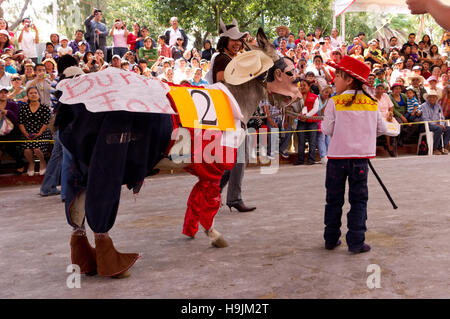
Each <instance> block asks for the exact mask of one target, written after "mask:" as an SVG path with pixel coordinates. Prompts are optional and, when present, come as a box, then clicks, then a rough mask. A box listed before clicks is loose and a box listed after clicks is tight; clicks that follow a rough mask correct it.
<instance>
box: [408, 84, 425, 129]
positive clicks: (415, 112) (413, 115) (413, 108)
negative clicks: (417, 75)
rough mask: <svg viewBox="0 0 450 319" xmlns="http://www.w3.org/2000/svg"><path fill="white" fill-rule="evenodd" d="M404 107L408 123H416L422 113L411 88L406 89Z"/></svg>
mask: <svg viewBox="0 0 450 319" xmlns="http://www.w3.org/2000/svg"><path fill="white" fill-rule="evenodd" d="M406 105H407V106H406V113H405V117H406V119H407V120H408V122H415V121H417V120H418V119H419V118H420V117H421V116H422V112H421V109H420V104H419V101H418V100H417V97H416V92H415V91H414V88H413V87H412V86H408V87H407V88H406Z"/></svg>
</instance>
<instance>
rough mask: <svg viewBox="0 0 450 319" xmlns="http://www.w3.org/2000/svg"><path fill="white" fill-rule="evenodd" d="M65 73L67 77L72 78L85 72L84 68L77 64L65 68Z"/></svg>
mask: <svg viewBox="0 0 450 319" xmlns="http://www.w3.org/2000/svg"><path fill="white" fill-rule="evenodd" d="M63 73H64V76H65V77H66V78H72V77H75V76H77V75H83V74H84V72H83V70H82V69H81V68H79V67H77V66H69V67H68V68H67V69H65V70H64V72H63Z"/></svg>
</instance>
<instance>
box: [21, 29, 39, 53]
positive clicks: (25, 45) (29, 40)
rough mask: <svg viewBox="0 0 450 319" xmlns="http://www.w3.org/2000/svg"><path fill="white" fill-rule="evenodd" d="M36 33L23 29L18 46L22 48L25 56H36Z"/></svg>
mask: <svg viewBox="0 0 450 319" xmlns="http://www.w3.org/2000/svg"><path fill="white" fill-rule="evenodd" d="M35 41H36V35H35V34H34V33H33V32H31V31H28V32H27V31H23V35H22V41H21V42H19V48H20V49H22V50H23V54H24V55H25V57H26V58H37V50H36V42H35Z"/></svg>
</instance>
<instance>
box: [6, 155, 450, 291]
mask: <svg viewBox="0 0 450 319" xmlns="http://www.w3.org/2000/svg"><path fill="white" fill-rule="evenodd" d="M373 164H374V166H375V167H376V168H377V171H378V173H379V174H380V175H381V176H382V178H383V180H384V182H385V184H386V185H387V186H388V188H389V190H390V191H391V194H392V195H393V197H394V199H395V201H396V202H397V205H398V206H399V209H398V210H395V211H394V210H393V209H392V208H391V206H390V204H389V202H388V201H387V198H386V197H385V194H384V193H383V192H382V190H381V188H380V186H379V185H378V183H377V181H376V179H375V178H374V176H373V175H371V176H370V177H369V184H370V185H369V189H370V192H369V194H370V199H369V213H368V215H369V220H368V228H369V231H368V233H367V242H368V243H370V244H371V245H372V251H371V252H369V253H366V254H361V255H350V254H349V253H348V252H347V250H346V246H345V240H344V245H343V246H342V247H340V248H339V249H337V250H335V251H332V252H329V251H326V250H325V249H323V239H322V232H323V207H324V176H325V175H324V174H325V168H324V167H323V166H322V165H316V166H313V167H294V166H290V165H289V166H283V167H282V168H280V170H279V172H278V173H277V174H276V175H262V174H260V171H259V169H258V168H253V169H249V170H247V172H246V176H245V179H244V198H245V200H246V203H247V204H255V205H257V206H258V209H257V210H256V211H254V212H252V213H247V214H239V213H237V212H234V211H233V212H231V213H230V212H229V211H227V209H226V207H225V208H222V209H221V211H220V212H219V214H218V217H217V218H216V228H217V229H218V230H219V231H221V232H222V233H223V234H224V235H225V237H226V239H227V240H228V242H229V243H230V247H227V248H224V249H217V248H213V247H211V246H210V245H209V240H208V239H207V238H206V236H205V235H204V234H203V233H199V234H198V236H197V238H196V239H194V240H190V239H187V238H186V237H184V236H183V235H182V234H181V227H182V223H183V218H184V209H185V203H186V200H187V196H188V192H189V191H190V188H191V187H192V185H193V183H194V178H193V177H191V176H190V175H176V176H167V175H165V176H160V177H156V178H153V179H151V180H147V182H146V184H145V186H144V188H143V189H142V191H141V194H139V196H138V197H137V198H136V199H135V198H134V197H133V196H132V194H131V193H130V192H128V191H126V190H125V189H124V191H123V196H122V201H121V205H120V210H119V215H118V220H117V222H116V226H115V228H114V229H113V231H112V232H111V237H112V238H113V239H114V241H115V243H116V246H117V247H118V249H119V250H120V251H124V252H140V253H142V254H143V256H142V258H141V259H140V260H139V261H138V262H137V263H136V265H135V266H134V267H133V268H132V276H131V277H130V278H127V279H123V280H114V279H107V278H102V277H99V276H95V277H84V276H83V277H82V278H81V289H69V288H67V285H66V279H67V276H68V273H66V267H67V266H68V265H69V263H70V257H69V237H70V228H69V226H68V225H67V224H66V221H65V217H64V214H63V205H62V203H61V202H60V201H59V198H57V197H48V198H41V197H39V196H38V195H37V193H38V187H37V186H22V187H14V188H1V189H0V198H1V200H0V269H1V272H0V298H450V290H449V288H448V287H449V286H450V279H449V278H450V276H449V273H448V271H449V269H450V249H449V245H448V242H449V240H450V227H449V223H450V209H449V200H448V198H449V196H448V194H449V185H450V172H449V169H448V167H449V164H450V156H433V157H423V156H422V157H417V156H413V157H401V158H396V159H378V160H374V161H373ZM346 208H348V206H347V205H346ZM343 224H344V225H345V224H346V221H345V218H344V221H343ZM343 230H344V233H345V228H344V229H343ZM89 237H90V239H92V233H89ZM371 264H376V265H378V266H379V267H380V269H381V277H380V278H381V281H380V285H381V288H375V289H369V288H368V286H367V284H366V281H367V278H368V276H369V275H371V274H373V273H372V272H367V267H368V266H369V265H371Z"/></svg>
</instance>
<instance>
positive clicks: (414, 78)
mask: <svg viewBox="0 0 450 319" xmlns="http://www.w3.org/2000/svg"><path fill="white" fill-rule="evenodd" d="M424 82H425V80H424V78H423V76H421V75H418V74H416V73H413V74H411V75H410V76H409V77H408V83H409V85H410V86H412V87H413V89H414V92H415V93H416V97H417V100H418V101H419V103H420V104H422V103H424V102H425V97H424V95H425V94H426V93H427V90H426V89H425V88H424V86H423V84H424Z"/></svg>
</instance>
